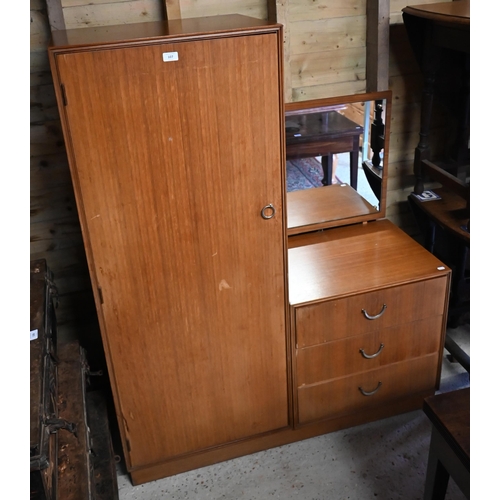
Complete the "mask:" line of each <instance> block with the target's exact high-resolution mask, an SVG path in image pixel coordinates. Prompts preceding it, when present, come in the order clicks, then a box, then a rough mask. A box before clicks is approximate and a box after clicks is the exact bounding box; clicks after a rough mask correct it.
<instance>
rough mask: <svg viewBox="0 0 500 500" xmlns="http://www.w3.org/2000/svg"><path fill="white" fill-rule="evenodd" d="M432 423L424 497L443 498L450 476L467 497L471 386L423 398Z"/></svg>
mask: <svg viewBox="0 0 500 500" xmlns="http://www.w3.org/2000/svg"><path fill="white" fill-rule="evenodd" d="M423 410H424V412H425V414H426V415H427V416H428V417H429V420H430V421H431V423H432V434H431V443H430V449H429V461H428V465H427V477H426V482H425V492H424V500H444V498H445V495H446V489H447V487H448V481H449V478H450V475H451V477H452V478H453V480H454V481H455V482H456V484H457V485H458V487H459V488H460V489H461V490H462V492H463V493H464V495H465V496H466V497H467V498H470V388H469V387H467V388H466V389H460V390H456V391H451V392H448V393H444V394H437V395H435V396H430V397H428V398H426V399H425V401H424V407H423Z"/></svg>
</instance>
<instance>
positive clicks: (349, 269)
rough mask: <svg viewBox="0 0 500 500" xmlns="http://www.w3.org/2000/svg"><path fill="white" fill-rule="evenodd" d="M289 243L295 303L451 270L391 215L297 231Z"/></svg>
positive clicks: (372, 288) (369, 289)
mask: <svg viewBox="0 0 500 500" xmlns="http://www.w3.org/2000/svg"><path fill="white" fill-rule="evenodd" d="M288 242H289V243H288V245H289V250H288V265H289V299H290V304H291V305H292V306H297V305H300V304H305V303H311V302H316V301H322V300H328V299H331V298H332V297H339V298H340V297H342V296H348V295H354V294H360V293H364V292H368V291H373V290H377V289H380V288H383V287H391V286H395V285H401V284H405V283H409V282H413V281H419V280H425V279H430V278H434V277H439V276H441V275H443V276H445V275H449V274H450V272H451V271H450V269H449V268H448V267H446V266H444V265H443V264H442V262H441V261H439V260H438V259H437V258H436V257H434V256H433V255H432V254H430V253H429V252H428V251H427V250H425V249H424V248H423V247H422V246H421V245H419V244H418V243H417V242H416V241H415V240H413V239H412V238H411V237H410V236H408V235H407V234H406V233H404V232H403V231H402V230H401V229H399V228H398V227H397V226H395V225H394V224H392V223H391V222H390V221H389V220H385V219H384V220H379V221H376V222H370V223H366V224H357V225H352V226H345V227H339V228H335V229H331V230H328V231H321V232H316V233H308V234H304V235H297V236H291V237H289V239H288ZM438 268H440V269H439V270H438Z"/></svg>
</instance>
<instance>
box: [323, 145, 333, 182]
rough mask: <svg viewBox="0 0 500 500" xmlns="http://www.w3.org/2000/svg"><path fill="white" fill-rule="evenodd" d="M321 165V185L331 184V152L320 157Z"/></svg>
mask: <svg viewBox="0 0 500 500" xmlns="http://www.w3.org/2000/svg"><path fill="white" fill-rule="evenodd" d="M321 166H322V167H323V180H322V181H321V183H322V184H323V186H331V185H332V172H333V154H332V153H328V154H327V155H324V156H322V157H321Z"/></svg>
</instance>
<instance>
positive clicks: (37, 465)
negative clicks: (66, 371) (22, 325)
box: [30, 260, 58, 500]
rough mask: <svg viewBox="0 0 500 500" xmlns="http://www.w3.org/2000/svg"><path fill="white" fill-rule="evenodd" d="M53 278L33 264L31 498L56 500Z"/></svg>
mask: <svg viewBox="0 0 500 500" xmlns="http://www.w3.org/2000/svg"><path fill="white" fill-rule="evenodd" d="M56 293H57V292H56V289H55V286H54V285H53V283H52V274H51V272H50V270H49V269H48V268H47V264H46V262H45V260H36V261H32V262H31V263H30V338H31V340H30V498H31V499H37V500H38V499H40V500H55V499H56V498H57V496H56V490H57V434H56V433H54V432H51V423H50V422H52V421H53V420H54V419H57V416H58V413H57V366H56V362H55V359H56V346H57V336H56V324H55V314H54V305H53V297H54V295H55V294H56Z"/></svg>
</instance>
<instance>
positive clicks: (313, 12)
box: [288, 0, 366, 22]
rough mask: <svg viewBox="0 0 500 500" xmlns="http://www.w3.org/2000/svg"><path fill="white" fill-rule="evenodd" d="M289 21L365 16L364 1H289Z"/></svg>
mask: <svg viewBox="0 0 500 500" xmlns="http://www.w3.org/2000/svg"><path fill="white" fill-rule="evenodd" d="M288 8H289V19H290V21H291V22H294V21H306V20H307V21H311V20H314V19H326V18H333V17H351V16H359V15H365V12H366V4H365V1H364V0H288Z"/></svg>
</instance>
